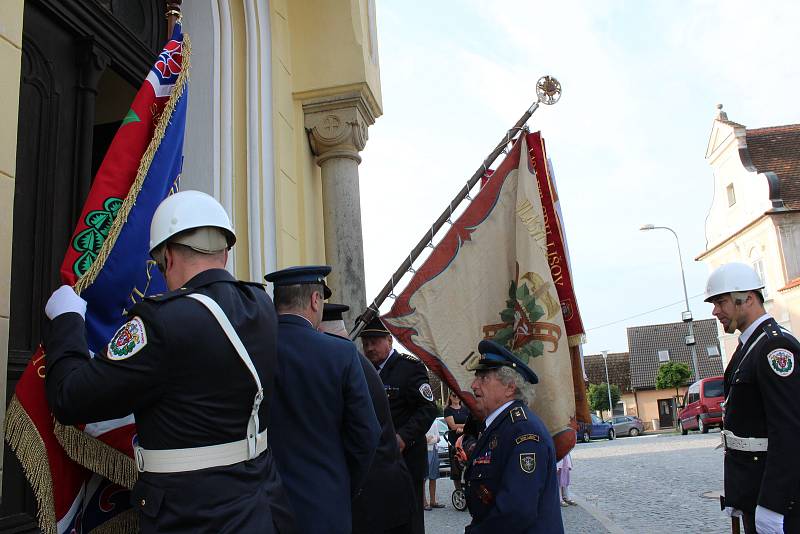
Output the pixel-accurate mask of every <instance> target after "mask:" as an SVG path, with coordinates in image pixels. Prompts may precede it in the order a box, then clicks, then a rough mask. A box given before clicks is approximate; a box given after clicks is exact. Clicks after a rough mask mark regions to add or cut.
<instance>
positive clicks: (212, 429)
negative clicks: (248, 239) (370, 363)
mask: <svg viewBox="0 0 800 534" xmlns="http://www.w3.org/2000/svg"><path fill="white" fill-rule="evenodd" d="M235 242H236V235H235V234H234V231H233V228H232V226H231V223H230V219H229V218H228V214H227V213H226V212H225V210H224V208H223V207H222V206H221V205H220V204H219V202H217V201H216V200H215V199H214V198H212V197H210V196H209V195H206V194H205V193H201V192H199V191H184V192H180V193H176V194H174V195H172V196H170V197H168V198H167V199H165V200H164V201H163V202H162V203H161V204H160V205H159V207H158V209H157V210H156V212H155V214H154V215H153V220H152V223H151V226H150V254H151V256H152V257H153V259H154V260H155V261H156V262H157V264H158V267H159V270H160V271H161V272H162V273H163V275H164V278H165V280H166V283H167V287H168V288H169V290H170V291H169V292H168V293H165V294H163V295H159V296H155V297H147V298H145V299H144V300H143V301H142V302H140V303H138V304H136V305H134V306H133V307H132V308H131V309H130V310H128V317H130V321H128V322H127V323H126V324H124V325H123V326H122V327H121V328H120V329H119V330H118V331H117V333H116V334H115V335H114V337H113V338H112V339H111V341H110V342H109V344H108V346H107V347H106V348H105V349H104V350H102V351H101V352H100V353H99V354H97V355H95V357H94V358H90V356H89V353H88V349H87V343H86V336H85V326H84V314H85V311H86V302H85V301H84V300H83V299H81V298H80V297H79V296H77V295H76V294H75V292H74V291H73V289H72V288H71V287H70V286H62V287H61V288H59V289H58V290H56V291H55V292H54V293H53V295H52V296H51V297H50V300H49V301H48V302H47V306H46V308H45V313H46V314H47V316H48V318H49V319H50V320H51V323H50V332H49V335H48V336H47V338H46V339H45V342H46V346H47V356H46V364H47V367H46V371H47V376H46V379H45V387H46V392H47V399H48V401H49V403H50V407H51V409H52V410H53V414H54V415H55V417H56V418H57V419H58V420H59V421H60V422H61V423H64V424H76V423H90V422H95V421H102V420H108V419H115V418H120V417H125V416H127V415H128V414H130V413H133V414H134V416H135V418H136V424H137V432H138V445H137V446H136V447H135V448H134V455H135V461H136V466H137V469H138V470H139V479H138V482H137V483H136V485H135V486H134V488H133V491H132V504H133V505H134V506H135V507H137V508H138V510H139V512H140V513H139V519H140V521H139V523H140V524H139V527H140V529H141V531H142V532H209V533H211V532H214V533H217V532H266V533H271V532H290V531H291V530H292V528H293V519H292V517H291V513H290V512H289V508H288V502H287V501H286V497H285V495H284V492H283V488H282V485H281V481H280V478H279V476H278V473H277V470H276V468H275V464H274V460H273V457H272V451H271V449H269V448H267V433H266V422H267V414H268V413H269V405H270V402H271V397H272V391H273V383H274V374H275V368H276V364H277V362H276V350H275V339H276V334H277V317H276V314H275V309H274V306H273V304H272V301H271V300H270V298H269V296H268V295H267V293H266V292H265V290H264V287H263V286H262V285H261V284H256V283H250V282H241V281H238V280H236V279H234V278H233V277H232V276H231V275H230V273H228V271H226V270H225V264H226V262H227V259H228V250H229V249H230V248H231V247H232V246H233V245H234V243H235Z"/></svg>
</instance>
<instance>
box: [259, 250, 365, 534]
mask: <svg viewBox="0 0 800 534" xmlns="http://www.w3.org/2000/svg"><path fill="white" fill-rule="evenodd" d="M330 272H331V268H330V267H329V266H327V265H319V266H303V267H290V268H288V269H283V270H281V271H277V272H274V273H270V274H268V275H267V276H266V277H265V278H266V280H267V281H268V282H272V283H273V284H274V285H275V291H274V297H275V307H276V308H277V310H278V374H277V377H276V380H275V397H274V402H273V404H272V410H271V411H270V441H271V445H272V446H273V448H274V451H275V460H276V462H277V464H278V471H279V472H280V474H281V477H282V479H283V482H284V485H285V487H286V491H287V493H288V495H289V502H290V503H291V505H292V507H293V509H294V511H295V515H296V518H297V524H298V527H299V530H300V532H302V533H303V534H317V533H318V534H335V533H342V534H349V533H350V532H351V530H352V528H351V514H350V504H351V500H352V497H353V496H354V495H356V494H357V493H358V491H360V488H361V485H362V484H363V482H364V480H365V479H366V475H367V470H368V469H369V466H370V464H371V463H372V459H373V457H374V455H375V449H376V447H377V445H378V436H379V435H380V427H379V425H378V420H377V418H376V416H375V410H374V409H373V407H372V401H371V400H370V397H369V389H368V388H367V382H366V379H365V378H364V371H363V370H362V368H361V362H360V358H361V356H360V355H359V353H358V350H357V349H356V346H355V345H354V344H353V343H352V342H350V341H349V340H347V341H346V340H344V339H339V338H338V337H334V336H328V335H325V334H323V333H322V332H318V331H317V327H319V324H320V321H322V311H323V301H324V299H325V298H327V297H329V296H330V289H328V287H327V286H326V285H325V276H326V275H328V274H329V273H330Z"/></svg>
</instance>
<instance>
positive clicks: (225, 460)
mask: <svg viewBox="0 0 800 534" xmlns="http://www.w3.org/2000/svg"><path fill="white" fill-rule="evenodd" d="M255 441H256V456H258V455H260V454H261V453H262V452H264V451H265V450H267V431H266V430H264V431H263V432H261V433H260V434H258V435H257V436H256V440H255ZM248 442H249V440H248V439H241V440H239V441H234V442H233V443H222V444H220V445H208V446H206V447H191V448H188V449H164V450H148V449H143V448H141V447H139V446H135V447H134V448H133V457H134V459H135V460H136V469H137V470H138V471H139V472H140V473H143V472H147V473H181V472H184V471H197V470H198V469H207V468H209V467H221V466H225V465H232V464H237V463H239V462H244V461H246V460H249V459H250V458H251V456H250V449H249V447H248V445H249V443H248Z"/></svg>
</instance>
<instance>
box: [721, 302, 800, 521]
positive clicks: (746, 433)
mask: <svg viewBox="0 0 800 534" xmlns="http://www.w3.org/2000/svg"><path fill="white" fill-rule="evenodd" d="M799 356H800V343H798V341H797V339H796V338H795V337H794V336H793V335H792V334H791V333H789V332H788V331H787V330H784V329H783V328H781V327H780V326H779V325H778V323H777V322H775V320H774V319H772V318H771V317H770V318H768V319H766V320H764V321H763V322H762V323H761V324H759V325H758V327H756V329H755V331H754V332H753V334H752V335H751V336H750V337H749V338H748V340H747V344H745V345H744V346H740V347H739V348H737V350H736V352H734V354H733V356H732V357H731V361H730V362H729V363H728V367H727V368H726V369H725V396H726V402H725V419H724V424H725V429H726V430H729V431H731V432H733V433H734V434H735V435H737V436H739V437H743V438H746V437H756V438H768V439H769V442H768V443H769V445H768V451H767V452H766V453H764V452H743V451H738V450H733V449H727V450H726V451H725V503H726V505H727V506H731V507H733V508H737V509H739V510H742V511H744V512H747V513H753V512H754V510H755V508H756V506H757V505H761V506H763V507H765V508H769V509H770V510H773V511H775V512H777V513H779V514H783V515H797V514H798V513H799V512H800V506H798V503H800V454H798V450H800V441H798V440H800V371H798V370H797V365H798V357H799Z"/></svg>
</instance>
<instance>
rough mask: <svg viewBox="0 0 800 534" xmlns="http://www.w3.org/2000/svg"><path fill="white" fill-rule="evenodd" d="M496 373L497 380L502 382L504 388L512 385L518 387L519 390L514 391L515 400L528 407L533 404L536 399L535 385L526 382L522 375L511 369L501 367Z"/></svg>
mask: <svg viewBox="0 0 800 534" xmlns="http://www.w3.org/2000/svg"><path fill="white" fill-rule="evenodd" d="M495 372H496V373H497V379H498V380H500V382H501V383H502V384H503V385H504V386H508V385H509V384H512V383H513V384H514V385H515V386H517V389H516V390H515V391H514V399H515V400H521V401H522V402H524V403H525V404H526V405H527V406H531V405H532V404H533V400H534V399H535V398H536V388H535V387H534V385H533V384H531V383H530V382H528V381H527V380H525V379H524V378H523V377H522V375H521V374H519V373H518V372H516V371H515V370H514V369H512V368H511V367H501V368H499V369H498V370H497V371H495Z"/></svg>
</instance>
